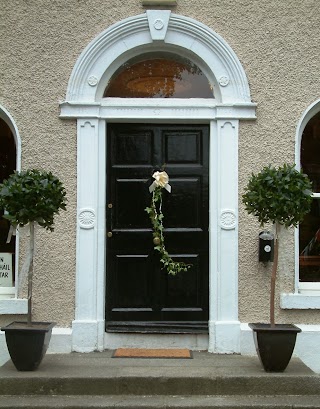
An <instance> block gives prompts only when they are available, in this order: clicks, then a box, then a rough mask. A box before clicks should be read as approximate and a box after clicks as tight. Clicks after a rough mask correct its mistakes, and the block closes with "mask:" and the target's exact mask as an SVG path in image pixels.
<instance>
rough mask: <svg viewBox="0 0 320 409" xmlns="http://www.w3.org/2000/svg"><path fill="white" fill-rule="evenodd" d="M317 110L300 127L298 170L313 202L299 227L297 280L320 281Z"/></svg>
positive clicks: (319, 122) (319, 134)
mask: <svg viewBox="0 0 320 409" xmlns="http://www.w3.org/2000/svg"><path fill="white" fill-rule="evenodd" d="M319 152H320V112H318V113H317V114H316V115H314V116H313V117H312V118H311V119H310V120H309V122H308V123H307V125H306V127H305V128H304V131H303V134H302V139H301V152H300V160H301V169H302V170H303V171H304V173H306V174H307V175H308V176H309V178H310V180H311V181H312V185H313V204H312V208H311V211H310V213H309V214H308V215H307V216H306V217H305V219H304V221H303V223H301V224H300V229H299V254H300V257H299V264H300V265H299V280H300V282H320V156H319Z"/></svg>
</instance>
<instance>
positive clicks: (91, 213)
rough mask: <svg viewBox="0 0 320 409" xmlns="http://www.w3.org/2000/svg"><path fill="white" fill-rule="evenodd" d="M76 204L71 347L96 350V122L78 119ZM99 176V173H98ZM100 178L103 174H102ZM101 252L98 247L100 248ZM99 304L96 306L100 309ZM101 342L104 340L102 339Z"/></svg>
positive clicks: (97, 154)
mask: <svg viewBox="0 0 320 409" xmlns="http://www.w3.org/2000/svg"><path fill="white" fill-rule="evenodd" d="M77 125H78V144H77V146H78V203H77V217H78V219H77V277H76V311H75V320H74V321H73V323H72V329H73V332H72V349H73V350H74V351H79V352H89V351H93V350H96V349H98V333H99V329H98V328H99V324H98V320H99V316H98V307H97V305H98V304H97V300H98V292H97V284H98V277H99V275H98V272H97V269H98V266H99V260H98V258H97V249H98V238H99V234H98V226H97V214H98V212H100V211H101V209H99V201H98V191H99V189H98V186H99V173H101V172H99V161H98V160H97V158H98V157H99V138H98V135H99V129H98V125H99V122H98V120H97V119H92V118H91V119H79V120H78V124H77ZM101 176H102V175H101ZM102 177H103V176H102ZM100 251H101V250H100ZM100 309H101V307H100V306H99V310H100ZM102 343H103V341H102Z"/></svg>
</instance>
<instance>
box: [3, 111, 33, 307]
mask: <svg viewBox="0 0 320 409" xmlns="http://www.w3.org/2000/svg"><path fill="white" fill-rule="evenodd" d="M0 118H1V119H2V120H4V121H5V123H6V124H7V125H8V126H9V128H10V130H11V132H12V134H13V137H14V141H15V144H16V169H17V170H20V169H21V139H20V135H19V131H18V128H17V126H16V124H15V121H14V119H13V118H12V116H11V115H10V113H9V112H8V111H7V110H6V109H5V108H4V107H3V106H2V105H0ZM15 267H16V268H15V286H14V287H1V288H0V315H2V314H6V315H8V314H26V313H27V300H26V299H18V269H19V237H18V236H17V240H16V252H15Z"/></svg>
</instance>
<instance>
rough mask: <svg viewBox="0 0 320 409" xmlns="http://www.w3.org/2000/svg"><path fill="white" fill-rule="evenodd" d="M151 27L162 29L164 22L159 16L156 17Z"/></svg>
mask: <svg viewBox="0 0 320 409" xmlns="http://www.w3.org/2000/svg"><path fill="white" fill-rule="evenodd" d="M153 27H154V28H155V29H156V30H162V29H163V27H164V22H163V20H161V18H157V19H156V20H155V21H154V23H153Z"/></svg>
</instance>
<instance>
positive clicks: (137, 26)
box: [66, 10, 251, 103]
mask: <svg viewBox="0 0 320 409" xmlns="http://www.w3.org/2000/svg"><path fill="white" fill-rule="evenodd" d="M163 13H170V18H169V21H168V24H167V25H164V28H163V29H164V30H166V33H165V37H164V38H163V40H162V41H160V40H153V39H152V35H151V34H150V25H152V24H153V21H154V22H155V21H156V20H157V19H163V16H162V15H163ZM157 15H158V17H157ZM150 19H152V20H153V21H150ZM163 49H165V50H166V51H171V52H173V53H177V52H178V53H180V52H181V54H184V55H188V56H189V57H191V59H192V60H193V61H195V62H196V63H197V65H199V67H200V69H202V71H203V72H204V73H205V74H206V75H207V77H208V79H209V81H210V82H211V83H214V84H215V86H216V94H217V96H218V99H219V101H220V102H222V103H239V102H243V103H250V102H251V97H250V90H249V84H248V80H247V77H246V74H245V72H244V69H243V68H242V65H241V63H240V61H239V59H238V58H237V56H236V54H235V53H234V51H233V50H232V48H231V47H230V46H229V45H228V44H227V43H226V42H225V41H224V40H223V39H222V38H221V37H220V36H219V35H218V34H217V33H215V32H214V31H213V30H211V29H210V28H209V27H207V26H205V25H204V24H201V23H199V22H198V21H196V20H193V19H191V18H189V17H185V16H181V15H176V14H173V13H171V12H170V11H165V10H154V11H153V14H152V17H150V15H149V21H148V17H147V13H144V14H140V15H137V16H133V17H129V18H127V19H125V20H122V21H120V22H118V23H116V24H114V25H112V26H111V27H109V28H108V29H106V30H105V31H104V32H102V33H101V34H100V35H99V36H97V37H96V38H95V39H94V40H93V41H92V42H91V43H90V44H89V45H88V46H87V47H86V48H85V49H84V51H83V52H82V54H81V55H80V57H79V59H78V60H77V62H76V64H75V66H74V69H73V71H72V74H71V77H70V80H69V83H68V89H67V96H66V101H68V102H71V101H77V102H80V101H81V102H91V103H93V102H95V101H100V100H101V97H102V95H103V91H104V89H105V87H106V85H107V83H108V81H109V79H110V78H111V76H112V74H113V72H114V71H115V70H116V69H117V68H118V67H119V66H120V65H121V64H122V63H123V62H125V61H127V60H128V59H130V58H131V56H133V55H138V54H141V53H146V52H148V51H151V50H152V51H159V50H163Z"/></svg>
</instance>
